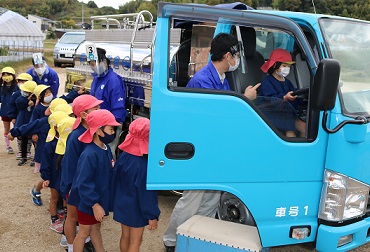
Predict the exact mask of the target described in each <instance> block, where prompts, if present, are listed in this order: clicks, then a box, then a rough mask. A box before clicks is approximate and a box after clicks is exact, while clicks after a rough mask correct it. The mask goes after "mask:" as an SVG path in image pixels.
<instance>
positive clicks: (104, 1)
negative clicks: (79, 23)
mask: <svg viewBox="0 0 370 252" xmlns="http://www.w3.org/2000/svg"><path fill="white" fill-rule="evenodd" d="M89 1H91V0H82V2H84V3H88V2H89ZM93 1H94V2H95V3H96V5H97V6H98V7H99V8H101V7H103V6H112V7H113V8H115V9H118V6H119V5H124V4H125V3H127V2H129V0H93Z"/></svg>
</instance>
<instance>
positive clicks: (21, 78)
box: [6, 73, 32, 159]
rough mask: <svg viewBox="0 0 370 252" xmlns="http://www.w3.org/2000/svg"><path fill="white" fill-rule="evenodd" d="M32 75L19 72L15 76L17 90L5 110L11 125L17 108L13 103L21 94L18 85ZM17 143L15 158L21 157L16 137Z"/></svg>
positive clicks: (30, 78) (19, 145)
mask: <svg viewBox="0 0 370 252" xmlns="http://www.w3.org/2000/svg"><path fill="white" fill-rule="evenodd" d="M31 80H32V76H31V75H29V74H28V73H21V74H19V75H18V77H17V86H18V89H17V91H15V92H13V94H12V96H11V98H10V100H9V102H8V111H7V115H6V116H7V117H9V119H10V120H11V121H12V123H13V125H14V124H15V120H16V118H17V114H18V110H17V106H16V105H15V100H17V98H18V97H19V96H21V90H20V89H19V86H20V85H22V84H23V83H25V82H26V81H31ZM17 145H18V152H17V159H21V157H22V153H21V140H20V139H18V138H17Z"/></svg>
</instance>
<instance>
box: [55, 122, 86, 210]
mask: <svg viewBox="0 0 370 252" xmlns="http://www.w3.org/2000/svg"><path fill="white" fill-rule="evenodd" d="M85 131H86V129H85V127H84V126H82V124H80V125H79V126H78V127H77V128H76V129H75V130H73V131H72V132H71V133H70V134H69V135H68V138H67V148H66V152H65V153H64V157H63V159H62V173H61V178H60V192H61V194H62V197H63V199H66V195H67V194H68V193H69V191H70V190H71V188H72V182H73V179H74V177H75V174H76V170H77V163H78V158H79V157H80V155H81V153H82V151H83V150H84V149H85V147H86V144H85V143H83V142H81V141H79V140H78V137H79V136H81V135H82V133H84V132H85ZM74 199H75V200H74ZM78 203H79V201H78V198H77V199H76V198H73V197H72V198H71V197H69V198H68V204H69V205H73V206H78Z"/></svg>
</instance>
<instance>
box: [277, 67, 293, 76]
mask: <svg viewBox="0 0 370 252" xmlns="http://www.w3.org/2000/svg"><path fill="white" fill-rule="evenodd" d="M279 69H280V72H279V71H276V74H277V75H279V76H282V77H284V78H285V77H287V76H288V74H289V73H290V67H280V68H279Z"/></svg>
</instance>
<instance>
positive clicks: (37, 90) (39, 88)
mask: <svg viewBox="0 0 370 252" xmlns="http://www.w3.org/2000/svg"><path fill="white" fill-rule="evenodd" d="M48 88H50V87H49V86H46V85H44V84H40V85H37V87H35V90H33V93H34V94H35V95H36V97H39V96H40V94H41V93H42V91H44V90H46V89H48Z"/></svg>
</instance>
